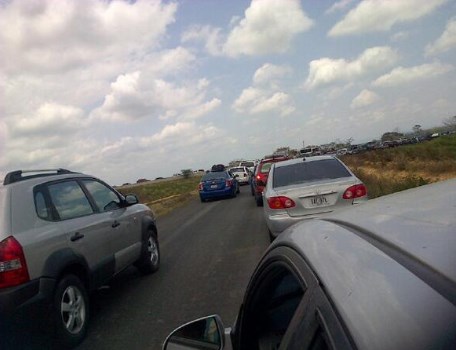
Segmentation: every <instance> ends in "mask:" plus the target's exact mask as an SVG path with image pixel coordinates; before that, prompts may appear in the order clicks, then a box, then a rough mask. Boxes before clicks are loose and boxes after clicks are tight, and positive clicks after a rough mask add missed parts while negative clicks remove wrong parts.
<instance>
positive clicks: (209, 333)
mask: <svg viewBox="0 0 456 350" xmlns="http://www.w3.org/2000/svg"><path fill="white" fill-rule="evenodd" d="M223 348H224V326H223V323H222V320H221V319H220V317H219V316H218V315H213V316H208V317H204V318H200V319H197V320H195V321H192V322H189V323H187V324H184V325H183V326H180V327H179V328H177V329H176V330H174V331H173V332H172V333H171V334H170V335H168V337H167V338H166V340H165V342H164V344H163V350H193V349H201V350H222V349H223Z"/></svg>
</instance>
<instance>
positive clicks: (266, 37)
mask: <svg viewBox="0 0 456 350" xmlns="http://www.w3.org/2000/svg"><path fill="white" fill-rule="evenodd" d="M312 25H313V21H312V20H311V19H310V18H309V17H307V15H306V14H305V12H304V11H303V10H302V8H301V4H300V2H299V1H298V0H252V3H251V5H250V7H249V8H248V9H247V10H246V11H245V17H244V18H243V19H242V20H241V21H240V22H239V24H238V25H237V26H236V27H234V28H233V29H232V31H231V32H230V33H229V35H228V39H227V41H226V43H225V45H224V48H223V49H224V52H225V53H226V54H227V55H228V56H232V57H236V56H240V55H264V54H269V53H284V52H286V51H287V50H288V49H289V48H290V47H291V42H292V39H293V38H294V37H295V36H296V35H297V34H299V33H302V32H304V31H306V30H308V29H309V28H310V27H311V26H312Z"/></svg>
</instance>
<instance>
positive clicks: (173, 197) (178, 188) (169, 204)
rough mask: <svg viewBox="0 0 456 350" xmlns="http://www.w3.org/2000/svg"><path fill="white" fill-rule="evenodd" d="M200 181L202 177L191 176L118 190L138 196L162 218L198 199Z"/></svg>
mask: <svg viewBox="0 0 456 350" xmlns="http://www.w3.org/2000/svg"><path fill="white" fill-rule="evenodd" d="M200 180H201V176H191V177H189V178H188V179H184V178H177V179H171V180H162V181H156V182H149V183H143V184H137V185H129V186H124V187H119V188H118V190H119V191H120V192H121V193H123V194H128V193H134V194H136V195H137V196H138V199H139V201H140V202H141V203H144V204H146V205H148V206H149V207H150V208H151V209H152V210H153V211H154V213H155V214H156V215H157V216H162V215H164V214H166V213H168V212H169V211H171V210H172V209H174V208H176V207H179V206H181V205H183V204H184V203H186V202H187V201H188V200H190V199H191V198H194V197H196V194H197V189H198V183H199V182H200Z"/></svg>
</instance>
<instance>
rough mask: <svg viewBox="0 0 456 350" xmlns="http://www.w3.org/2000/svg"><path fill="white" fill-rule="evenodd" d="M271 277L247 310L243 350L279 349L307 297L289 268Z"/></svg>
mask: <svg viewBox="0 0 456 350" xmlns="http://www.w3.org/2000/svg"><path fill="white" fill-rule="evenodd" d="M268 276H269V277H268V278H266V280H265V281H264V282H263V283H261V284H260V286H259V288H258V289H257V291H256V293H254V294H256V297H255V298H254V300H253V303H252V304H251V305H247V306H246V310H247V311H246V315H245V321H244V322H245V326H246V328H245V329H243V332H241V333H243V334H246V335H247V336H246V338H245V339H243V342H245V343H244V344H243V346H242V348H243V349H249V350H262V349H278V348H279V346H280V344H281V342H282V338H283V336H284V334H285V332H286V331H287V329H288V325H289V324H290V321H291V319H292V317H293V315H294V313H295V312H296V309H297V308H298V305H299V303H300V302H301V300H302V297H303V295H304V292H305V290H304V289H303V286H302V285H301V283H300V282H299V281H298V280H297V279H296V277H295V276H294V274H293V273H292V272H291V271H289V270H288V269H287V268H285V267H283V266H280V267H276V268H274V269H273V270H272V271H270V272H269V273H268Z"/></svg>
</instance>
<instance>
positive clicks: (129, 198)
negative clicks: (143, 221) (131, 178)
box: [125, 194, 139, 205]
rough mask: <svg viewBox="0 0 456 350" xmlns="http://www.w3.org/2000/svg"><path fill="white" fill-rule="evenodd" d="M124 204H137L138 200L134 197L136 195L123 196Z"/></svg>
mask: <svg viewBox="0 0 456 350" xmlns="http://www.w3.org/2000/svg"><path fill="white" fill-rule="evenodd" d="M125 203H127V205H133V204H138V203H139V200H138V197H136V195H134V194H127V195H126V196H125Z"/></svg>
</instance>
